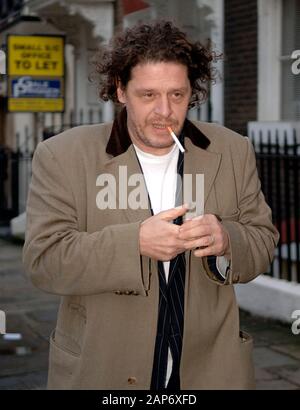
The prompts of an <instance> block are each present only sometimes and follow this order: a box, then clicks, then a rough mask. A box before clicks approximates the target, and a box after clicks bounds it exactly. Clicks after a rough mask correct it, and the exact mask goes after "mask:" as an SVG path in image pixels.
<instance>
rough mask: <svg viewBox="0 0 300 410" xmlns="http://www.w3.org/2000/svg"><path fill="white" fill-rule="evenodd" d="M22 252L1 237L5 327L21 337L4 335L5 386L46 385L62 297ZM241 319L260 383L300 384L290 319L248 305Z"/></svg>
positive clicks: (1, 364)
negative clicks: (254, 311) (263, 314)
mask: <svg viewBox="0 0 300 410" xmlns="http://www.w3.org/2000/svg"><path fill="white" fill-rule="evenodd" d="M0 233H1V232H0ZM21 255H22V243H21V242H12V241H11V240H10V239H3V238H2V239H1V238H0V310H2V311H4V312H5V313H6V322H7V326H6V332H7V333H13V334H17V335H15V337H16V336H17V337H19V340H14V341H13V340H4V338H3V336H1V335H0V390H44V389H45V388H46V380H47V368H48V349H49V343H48V340H49V335H50V333H51V331H52V329H53V328H54V327H55V322H56V316H57V309H58V304H59V298H58V297H57V296H54V295H50V294H46V293H43V292H41V291H40V290H38V289H36V288H34V287H33V285H32V284H31V283H30V282H29V281H28V279H27V278H26V277H25V275H24V269H23V267H22V262H21ZM240 322H241V328H242V329H243V330H245V331H246V332H249V333H250V334H251V335H252V336H253V337H254V362H255V372H256V382H257V389H258V390H300V335H294V334H293V333H292V331H291V326H289V325H284V324H282V323H279V322H275V321H272V320H267V319H263V318H260V317H254V316H251V315H250V314H249V313H246V312H243V311H241V312H240Z"/></svg>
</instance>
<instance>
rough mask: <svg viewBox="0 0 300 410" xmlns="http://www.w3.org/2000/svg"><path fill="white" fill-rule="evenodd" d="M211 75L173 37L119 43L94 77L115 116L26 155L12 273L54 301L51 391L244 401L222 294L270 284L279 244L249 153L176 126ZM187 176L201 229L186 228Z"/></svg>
mask: <svg viewBox="0 0 300 410" xmlns="http://www.w3.org/2000/svg"><path fill="white" fill-rule="evenodd" d="M212 60H213V54H211V53H210V52H209V51H208V50H206V49H205V48H203V47H202V46H201V45H200V44H199V43H198V42H196V43H192V42H190V41H189V40H188V39H187V38H186V36H185V34H184V33H182V32H181V31H180V30H179V29H178V28H176V27H175V26H174V25H172V24H171V23H169V22H158V23H154V24H153V25H139V26H136V27H134V28H132V29H128V30H126V31H125V32H124V33H122V34H121V35H119V36H118V37H116V39H115V41H114V44H113V46H112V48H111V49H108V50H107V51H106V52H105V53H104V55H103V56H102V57H101V62H100V63H99V65H98V72H99V73H100V74H101V75H102V83H101V90H100V94H101V96H102V97H103V98H104V99H112V100H113V101H117V100H118V101H119V102H120V103H121V104H123V105H124V107H123V110H122V111H121V113H120V115H119V116H118V117H117V118H116V120H115V121H114V123H113V124H103V125H95V126H83V127H78V128H75V129H72V130H69V131H66V132H64V133H62V134H61V135H58V136H56V137H53V138H50V139H49V140H47V141H45V142H43V143H40V144H39V145H38V147H37V150H36V153H35V156H34V161H33V177H32V184H31V189H30V193H29V199H28V207H27V215H28V225H27V234H26V242H25V246H24V263H25V266H26V270H27V271H28V273H29V275H30V277H31V280H32V281H33V283H34V284H35V285H36V286H38V287H39V288H41V289H43V290H45V291H46V292H51V293H55V294H58V295H61V296H62V299H61V305H60V309H59V314H58V322H57V326H56V329H55V332H53V334H52V336H51V347H50V366H49V380H48V386H49V388H54V389H56V388H71V389H90V388H92V389H150V388H151V389H154V390H164V389H167V390H172V389H230V388H232V389H233V388H239V389H246V388H253V386H254V377H253V364H252V358H251V352H252V340H251V338H250V336H248V335H246V334H244V333H242V332H240V329H239V315H238V307H237V304H236V300H235V295H234V289H233V284H234V283H244V282H248V281H250V280H252V279H254V278H255V277H256V276H257V275H259V274H261V273H264V272H266V271H267V269H268V267H269V264H270V263H271V261H272V257H273V252H274V248H275V246H276V243H277V241H278V233H277V231H276V229H275V228H274V226H273V225H272V221H271V210H270V208H269V207H268V206H267V204H266V203H265V200H264V196H263V194H262V192H261V190H260V182H259V179H258V176H257V171H256V163H255V155H254V152H253V148H252V145H251V144H250V142H249V140H248V139H247V138H244V137H241V136H240V135H238V134H236V133H234V132H232V131H230V130H228V129H226V128H224V127H221V126H218V125H214V124H208V123H201V122H195V123H192V122H190V121H188V120H187V119H186V115H187V110H188V107H189V105H190V104H192V103H194V102H195V101H197V100H201V99H203V98H204V96H205V82H207V81H210V80H212V78H213V75H212V69H211V62H212ZM203 84H204V85H203ZM168 127H170V129H171V130H172V131H173V132H174V133H175V134H176V135H177V136H178V137H179V139H180V142H181V144H182V145H183V146H184V148H185V152H184V153H182V152H181V151H180V150H179V148H178V145H177V144H175V143H174V140H173V138H172V136H171V134H170V132H169V130H168ZM125 171H126V177H127V179H126V180H125V182H124V178H123V176H122V175H123V174H124V172H125ZM122 173H123V174H122ZM177 174H179V176H180V177H177ZM138 175H141V176H142V179H140V180H139V181H140V185H141V186H140V190H139V194H140V195H135V194H136V191H135V190H137V186H136V185H137V184H134V183H133V181H134V180H136V179H134V178H135V177H136V176H138ZM188 175H190V176H192V177H193V180H192V185H191V189H192V190H193V194H195V193H196V197H197V198H198V200H197V201H198V202H201V201H203V203H204V214H203V215H202V211H201V206H200V207H199V206H198V205H199V204H198V202H196V204H195V208H196V212H197V213H198V214H197V215H196V216H195V215H194V216H193V215H192V214H188V213H187V211H188V206H187V205H184V202H185V201H184V199H185V198H184V191H185V176H188ZM199 175H204V192H203V190H202V189H201V184H200V183H198V182H197V181H200V180H197V176H199ZM182 181H183V186H182V184H181V182H182ZM199 190H200V192H199ZM124 192H126V194H127V195H126V198H125V199H126V201H125V202H124ZM143 192H146V196H147V201H146V204H147V206H146V207H143V206H139V207H138V206H135V205H136V203H137V202H138V196H140V198H139V199H140V203H142V202H143V201H142V200H141V197H142V196H143V195H142V194H143ZM197 195H198V196H197ZM133 198H135V201H133ZM199 198H200V199H199ZM109 203H110V206H107V205H108V204H109ZM134 204H135V205H134ZM178 205H179V206H178ZM180 205H181V206H180Z"/></svg>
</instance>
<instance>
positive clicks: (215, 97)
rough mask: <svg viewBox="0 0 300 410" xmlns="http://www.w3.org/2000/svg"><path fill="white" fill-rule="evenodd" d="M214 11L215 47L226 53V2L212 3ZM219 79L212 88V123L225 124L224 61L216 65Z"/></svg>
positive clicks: (213, 33) (213, 39)
mask: <svg viewBox="0 0 300 410" xmlns="http://www.w3.org/2000/svg"><path fill="white" fill-rule="evenodd" d="M211 3H212V6H213V9H214V24H213V26H212V31H211V39H212V42H213V47H214V48H216V51H217V52H218V53H219V54H220V53H224V0H216V1H212V2H211ZM216 67H217V70H218V76H219V77H220V78H218V80H217V82H216V84H214V85H213V86H212V88H211V104H212V121H213V122H218V123H219V124H224V63H223V59H221V60H219V61H218V63H217V64H216Z"/></svg>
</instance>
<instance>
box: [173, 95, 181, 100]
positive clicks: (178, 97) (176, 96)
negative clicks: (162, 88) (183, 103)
mask: <svg viewBox="0 0 300 410" xmlns="http://www.w3.org/2000/svg"><path fill="white" fill-rule="evenodd" d="M173 96H174V98H175V99H177V100H178V99H180V98H182V97H183V95H182V93H174V94H173Z"/></svg>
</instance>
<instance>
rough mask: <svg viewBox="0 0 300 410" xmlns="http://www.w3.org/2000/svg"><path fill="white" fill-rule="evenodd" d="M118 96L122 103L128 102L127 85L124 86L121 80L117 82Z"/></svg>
mask: <svg viewBox="0 0 300 410" xmlns="http://www.w3.org/2000/svg"><path fill="white" fill-rule="evenodd" d="M117 96H118V100H119V102H120V103H121V104H126V94H125V87H123V85H122V84H121V82H120V81H118V83H117Z"/></svg>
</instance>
